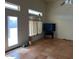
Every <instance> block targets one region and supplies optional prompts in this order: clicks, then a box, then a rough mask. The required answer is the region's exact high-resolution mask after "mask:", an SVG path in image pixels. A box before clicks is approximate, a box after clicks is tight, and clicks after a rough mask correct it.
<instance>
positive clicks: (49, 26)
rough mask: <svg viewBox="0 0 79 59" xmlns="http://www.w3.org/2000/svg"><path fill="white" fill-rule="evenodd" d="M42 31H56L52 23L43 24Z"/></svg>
mask: <svg viewBox="0 0 79 59" xmlns="http://www.w3.org/2000/svg"><path fill="white" fill-rule="evenodd" d="M43 31H44V32H53V31H56V24H54V23H44V24H43Z"/></svg>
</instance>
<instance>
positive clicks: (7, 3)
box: [5, 2, 20, 11]
mask: <svg viewBox="0 0 79 59" xmlns="http://www.w3.org/2000/svg"><path fill="white" fill-rule="evenodd" d="M5 8H8V9H12V10H16V11H20V6H19V5H16V4H13V3H9V2H5Z"/></svg>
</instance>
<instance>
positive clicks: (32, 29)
mask: <svg viewBox="0 0 79 59" xmlns="http://www.w3.org/2000/svg"><path fill="white" fill-rule="evenodd" d="M41 33H42V22H41V21H33V20H30V21H29V36H34V35H37V34H41Z"/></svg>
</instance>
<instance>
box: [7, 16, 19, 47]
mask: <svg viewBox="0 0 79 59" xmlns="http://www.w3.org/2000/svg"><path fill="white" fill-rule="evenodd" d="M17 21H18V17H15V16H8V46H9V47H10V46H13V45H16V44H18V22H17Z"/></svg>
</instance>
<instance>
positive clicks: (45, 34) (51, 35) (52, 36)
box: [44, 32, 54, 38]
mask: <svg viewBox="0 0 79 59" xmlns="http://www.w3.org/2000/svg"><path fill="white" fill-rule="evenodd" d="M49 37H51V38H54V32H45V33H44V38H49Z"/></svg>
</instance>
